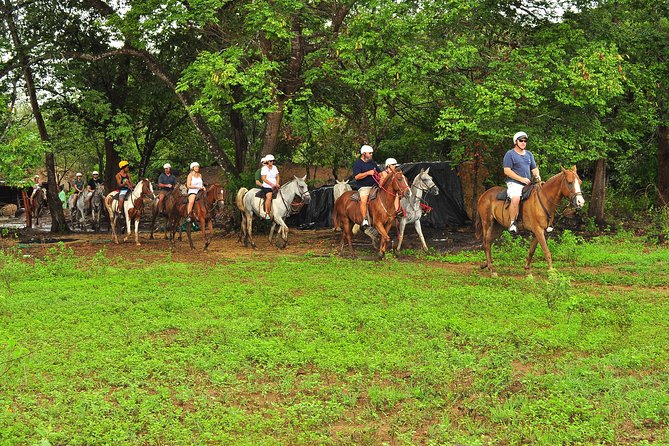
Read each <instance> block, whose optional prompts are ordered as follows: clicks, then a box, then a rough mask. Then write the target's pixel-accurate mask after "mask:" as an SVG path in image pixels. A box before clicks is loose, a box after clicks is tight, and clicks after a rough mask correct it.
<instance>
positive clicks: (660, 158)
mask: <svg viewBox="0 0 669 446" xmlns="http://www.w3.org/2000/svg"><path fill="white" fill-rule="evenodd" d="M657 190H658V194H659V197H658V200H659V203H658V204H659V205H661V206H669V127H667V126H666V125H662V126H660V128H659V131H658V144H657Z"/></svg>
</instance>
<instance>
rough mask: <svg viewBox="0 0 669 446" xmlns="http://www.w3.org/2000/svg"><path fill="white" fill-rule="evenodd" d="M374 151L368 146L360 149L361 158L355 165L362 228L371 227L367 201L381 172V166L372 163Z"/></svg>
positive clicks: (354, 174)
mask: <svg viewBox="0 0 669 446" xmlns="http://www.w3.org/2000/svg"><path fill="white" fill-rule="evenodd" d="M373 153H374V149H372V147H371V146H368V145H367V144H365V145H363V146H362V147H360V158H358V159H356V160H355V163H353V176H354V178H355V181H356V184H357V186H358V194H360V214H361V215H362V226H369V221H367V199H368V198H369V192H370V191H371V190H372V186H374V185H375V184H376V182H375V181H374V175H376V174H377V173H378V172H380V170H381V169H380V168H379V166H378V165H377V164H376V163H375V162H374V161H372V154H373Z"/></svg>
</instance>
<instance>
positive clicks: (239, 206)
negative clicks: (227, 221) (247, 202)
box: [235, 187, 249, 212]
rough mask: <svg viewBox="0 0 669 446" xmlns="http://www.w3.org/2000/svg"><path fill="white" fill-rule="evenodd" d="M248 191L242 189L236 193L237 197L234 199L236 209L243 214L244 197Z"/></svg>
mask: <svg viewBox="0 0 669 446" xmlns="http://www.w3.org/2000/svg"><path fill="white" fill-rule="evenodd" d="M248 191H249V190H248V189H247V188H245V187H242V188H241V189H239V190H238V191H237V197H236V198H235V203H237V209H239V210H240V211H242V212H244V195H246V193H247V192H248Z"/></svg>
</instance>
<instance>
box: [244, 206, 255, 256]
mask: <svg viewBox="0 0 669 446" xmlns="http://www.w3.org/2000/svg"><path fill="white" fill-rule="evenodd" d="M246 237H247V238H248V241H249V243H251V248H253V249H256V244H255V242H254V241H253V215H252V214H251V213H249V212H246Z"/></svg>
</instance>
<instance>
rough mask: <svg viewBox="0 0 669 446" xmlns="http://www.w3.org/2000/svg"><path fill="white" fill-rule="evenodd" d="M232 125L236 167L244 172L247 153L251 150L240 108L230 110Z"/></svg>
mask: <svg viewBox="0 0 669 446" xmlns="http://www.w3.org/2000/svg"><path fill="white" fill-rule="evenodd" d="M230 127H232V141H233V142H234V144H235V167H236V168H237V171H238V172H243V171H244V163H245V161H246V153H247V152H248V150H249V139H248V137H247V136H246V130H245V129H244V119H243V117H242V114H241V113H240V112H239V111H238V110H235V109H231V110H230ZM254 165H255V164H254Z"/></svg>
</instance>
